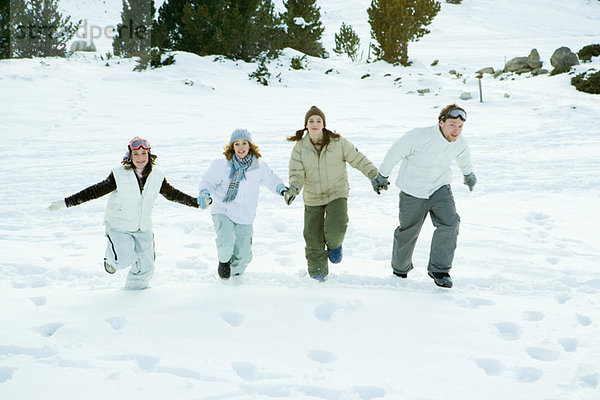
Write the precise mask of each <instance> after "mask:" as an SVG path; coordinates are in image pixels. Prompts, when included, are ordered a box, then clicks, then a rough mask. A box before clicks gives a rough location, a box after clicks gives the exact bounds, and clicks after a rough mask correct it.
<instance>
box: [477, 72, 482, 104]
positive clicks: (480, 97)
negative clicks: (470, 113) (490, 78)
mask: <svg viewBox="0 0 600 400" xmlns="http://www.w3.org/2000/svg"><path fill="white" fill-rule="evenodd" d="M481 78H482V75H481V74H477V80H478V81H479V102H480V103H483V92H482V91H481Z"/></svg>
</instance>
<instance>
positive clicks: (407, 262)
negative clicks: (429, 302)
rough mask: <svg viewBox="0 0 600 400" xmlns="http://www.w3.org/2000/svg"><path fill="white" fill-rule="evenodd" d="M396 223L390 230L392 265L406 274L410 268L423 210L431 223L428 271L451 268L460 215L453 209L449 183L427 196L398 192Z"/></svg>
mask: <svg viewBox="0 0 600 400" xmlns="http://www.w3.org/2000/svg"><path fill="white" fill-rule="evenodd" d="M399 208H400V215H399V218H400V225H399V226H398V227H397V228H396V230H395V232H394V248H393V251H392V268H393V269H394V271H395V272H397V273H402V274H406V273H407V272H408V271H410V270H411V269H413V263H412V255H413V251H414V249H415V245H416V243H417V238H418V237H419V232H420V231H421V227H422V226H423V222H424V221H425V218H426V217H427V214H428V213H429V215H430V216H431V222H432V223H433V225H434V226H435V231H434V233H433V239H432V240H431V250H430V252H429V264H428V265H427V270H428V271H429V272H448V271H450V268H452V260H453V259H454V250H455V249H456V238H457V236H458V226H459V224H460V217H459V216H458V214H457V213H456V206H455V204H454V197H452V190H451V189H450V185H445V186H442V187H441V188H439V189H438V190H436V191H435V192H434V193H433V194H432V195H431V196H430V197H429V198H428V199H420V198H417V197H413V196H410V195H408V194H406V193H404V192H400V204H399Z"/></svg>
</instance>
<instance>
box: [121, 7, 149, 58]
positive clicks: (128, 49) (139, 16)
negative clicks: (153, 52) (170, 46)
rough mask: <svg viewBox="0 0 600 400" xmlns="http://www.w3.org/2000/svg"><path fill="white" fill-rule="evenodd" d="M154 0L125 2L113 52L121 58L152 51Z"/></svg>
mask: <svg viewBox="0 0 600 400" xmlns="http://www.w3.org/2000/svg"><path fill="white" fill-rule="evenodd" d="M155 12H156V9H155V8H154V0H123V11H122V12H121V23H120V24H119V25H117V32H118V33H117V36H115V38H114V39H113V52H114V54H115V55H117V56H121V57H133V56H140V55H143V54H147V53H148V52H149V51H150V48H151V43H150V38H151V32H152V20H153V18H154V13H155Z"/></svg>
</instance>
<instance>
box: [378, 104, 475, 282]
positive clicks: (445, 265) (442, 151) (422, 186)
mask: <svg viewBox="0 0 600 400" xmlns="http://www.w3.org/2000/svg"><path fill="white" fill-rule="evenodd" d="M466 120H467V113H466V112H465V110H463V109H462V108H461V107H459V106H457V105H456V104H450V105H448V106H446V107H444V108H443V109H442V111H441V112H440V115H439V117H438V124H437V125H434V126H430V127H426V128H417V129H413V130H411V131H409V132H407V133H406V134H404V135H403V136H402V137H401V138H400V139H398V140H397V141H396V142H395V143H394V144H393V145H392V147H391V148H390V149H389V150H388V152H387V154H386V156H385V158H384V160H383V163H382V164H381V167H380V168H379V174H378V175H377V176H376V177H375V178H373V180H372V184H373V189H374V190H375V191H376V192H377V193H379V191H380V190H382V189H383V190H387V188H388V184H389V182H388V177H389V175H390V173H391V172H392V169H393V168H394V166H395V165H396V164H398V163H401V164H400V171H399V173H398V178H397V180H396V186H398V187H399V188H400V202H399V209H400V213H399V219H400V225H399V226H398V227H397V228H396V230H395V232H394V247H393V251H392V269H393V272H394V274H395V275H396V276H399V277H401V278H406V277H407V274H408V272H409V271H410V270H411V269H413V263H412V254H413V251H414V248H415V244H416V242H417V238H418V237H419V232H420V231H421V227H422V226H423V222H424V221H425V218H426V217H427V214H429V215H430V216H431V221H432V223H433V225H434V226H435V228H436V229H435V231H434V233H433V239H432V241H431V251H430V254H429V264H428V266H427V271H428V273H429V276H430V277H431V278H432V279H433V280H434V282H435V284H436V285H438V286H440V287H446V288H450V287H452V279H451V278H450V274H449V272H450V269H451V268H452V260H453V259H454V250H455V249H456V240H457V236H458V226H459V224H460V217H459V216H458V214H457V213H456V206H455V204H454V198H453V196H452V190H451V189H450V183H451V181H452V172H451V170H450V164H451V163H452V161H453V160H456V162H457V164H458V166H459V168H460V169H461V171H462V173H463V175H464V183H465V185H467V186H468V187H469V190H471V191H472V190H473V187H474V186H475V183H476V182H477V178H476V177H475V174H474V173H473V168H472V166H471V157H470V150H469V146H468V144H467V141H466V140H465V139H464V138H463V137H462V136H461V135H460V134H461V132H462V129H463V125H464V123H465V122H466Z"/></svg>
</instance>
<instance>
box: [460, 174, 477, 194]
mask: <svg viewBox="0 0 600 400" xmlns="http://www.w3.org/2000/svg"><path fill="white" fill-rule="evenodd" d="M464 177H465V178H464V181H463V182H464V184H465V185H467V186H468V187H469V192H472V191H473V187H475V184H476V183H477V177H476V176H475V174H474V173H472V172H471V173H470V174H469V175H465V176H464Z"/></svg>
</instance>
